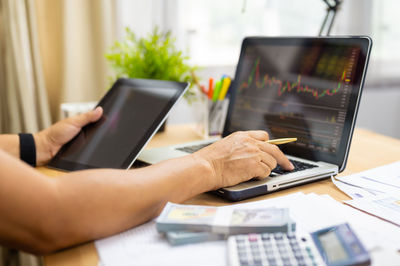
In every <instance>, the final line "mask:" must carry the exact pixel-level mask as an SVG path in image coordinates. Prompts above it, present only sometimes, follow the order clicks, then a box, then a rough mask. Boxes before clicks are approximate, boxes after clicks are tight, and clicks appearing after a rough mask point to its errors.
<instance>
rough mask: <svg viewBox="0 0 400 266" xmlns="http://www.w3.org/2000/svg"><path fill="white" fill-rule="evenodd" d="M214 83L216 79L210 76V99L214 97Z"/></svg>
mask: <svg viewBox="0 0 400 266" xmlns="http://www.w3.org/2000/svg"><path fill="white" fill-rule="evenodd" d="M213 84H214V79H213V78H210V79H209V80H208V95H207V96H208V99H212V97H213V93H214V88H213Z"/></svg>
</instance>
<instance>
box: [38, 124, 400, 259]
mask: <svg viewBox="0 0 400 266" xmlns="http://www.w3.org/2000/svg"><path fill="white" fill-rule="evenodd" d="M198 139H200V136H198V135H196V133H195V132H194V130H193V129H192V128H191V127H190V126H187V125H182V126H170V127H167V129H166V131H165V132H163V133H158V134H156V136H155V137H154V138H153V140H152V141H151V142H150V143H149V145H148V147H161V146H165V145H171V144H177V143H182V142H188V141H193V140H198ZM398 160H400V140H398V139H394V138H390V137H386V136H383V135H380V134H376V133H374V132H371V131H368V130H364V129H356V130H355V132H354V136H353V141H352V145H351V149H350V155H349V159H348V163H347V167H346V170H345V171H344V172H343V173H341V174H340V175H341V176H344V175H349V174H352V173H356V172H360V171H363V170H367V169H370V168H373V167H378V166H381V165H384V164H388V163H391V162H395V161H398ZM39 171H41V172H42V173H45V174H47V175H49V176H59V175H62V174H63V173H61V172H59V171H56V170H51V169H47V168H44V167H41V168H39ZM299 191H301V192H304V193H310V192H314V193H317V194H329V195H330V196H332V197H333V198H334V199H336V200H338V201H343V200H347V199H350V198H349V197H348V196H347V195H345V194H344V193H343V192H341V191H340V190H338V189H337V188H336V187H335V186H334V185H333V184H332V182H330V180H329V179H325V180H322V181H318V182H314V183H311V184H307V185H302V186H298V187H294V188H290V189H286V190H283V191H278V192H275V193H272V194H268V195H264V196H260V197H257V198H253V199H249V200H246V201H255V200H262V199H268V198H273V197H278V196H283V195H287V194H290V193H294V192H299ZM246 201H243V202H246ZM185 203H188V204H201V205H227V204H229V202H228V201H225V200H223V199H221V198H219V197H217V196H213V195H209V194H201V195H198V196H196V197H194V198H192V199H189V200H188V201H186V202H185ZM98 261H99V257H98V255H97V251H96V249H95V246H94V244H93V242H90V243H87V244H84V245H80V246H77V247H73V248H70V249H67V250H64V251H60V252H57V253H55V254H52V255H48V256H45V257H44V262H45V265H46V266H61V265H77V266H79V265H85V266H86V265H89V266H97V264H98Z"/></svg>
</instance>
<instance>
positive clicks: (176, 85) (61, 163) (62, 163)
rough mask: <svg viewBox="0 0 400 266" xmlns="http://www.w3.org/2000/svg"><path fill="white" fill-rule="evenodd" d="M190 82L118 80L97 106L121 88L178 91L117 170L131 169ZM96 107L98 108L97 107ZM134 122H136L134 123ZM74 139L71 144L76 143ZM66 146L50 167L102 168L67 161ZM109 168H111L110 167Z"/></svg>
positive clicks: (62, 168)
mask: <svg viewBox="0 0 400 266" xmlns="http://www.w3.org/2000/svg"><path fill="white" fill-rule="evenodd" d="M189 85H190V84H189V83H188V82H175V81H165V80H149V79H127V78H120V79H118V80H117V81H116V82H115V83H114V84H113V86H112V87H111V89H110V90H109V91H108V92H107V93H106V94H105V95H104V96H103V98H102V99H101V100H100V102H99V103H98V104H97V106H103V105H104V103H105V102H106V101H107V100H108V97H109V95H111V93H112V92H113V91H114V90H118V89H119V88H120V87H121V86H130V87H133V88H134V87H141V88H143V87H159V88H160V87H161V88H173V89H176V93H175V95H174V96H173V97H172V98H171V99H170V100H169V101H168V103H167V105H166V107H165V108H164V109H163V110H162V112H161V113H160V114H159V115H158V116H157V117H156V119H155V120H154V122H153V123H152V124H151V126H150V128H149V129H148V130H147V132H146V134H145V135H144V136H143V137H142V138H141V139H140V140H139V141H138V143H137V144H136V146H135V147H133V148H132V151H131V152H130V154H129V155H128V157H127V158H126V159H125V160H124V161H123V162H121V164H120V165H119V166H117V167H115V168H116V169H129V168H130V167H131V166H132V164H133V163H134V161H135V160H136V158H137V156H138V155H139V153H140V151H141V150H142V149H143V148H144V147H145V146H146V144H147V143H148V142H149V141H150V140H151V138H152V137H153V136H154V134H155V133H156V132H157V130H158V129H159V128H160V127H161V125H162V124H163V123H164V121H165V119H166V118H167V117H168V114H169V113H170V111H171V109H172V107H173V106H174V105H175V104H176V103H177V102H178V101H179V99H180V98H181V97H182V96H183V95H184V94H185V92H186V90H187V89H188V88H189ZM97 106H96V107H97ZM132 122H134V121H132ZM75 139H76V137H75V138H74V139H72V140H71V141H70V142H72V141H74V140H75ZM65 147H66V145H64V146H63V147H62V148H61V149H60V151H59V152H58V153H57V154H56V156H55V157H54V158H53V159H52V160H51V161H50V163H49V164H48V167H50V168H55V169H58V170H64V171H76V170H84V169H93V168H102V167H99V166H93V165H88V164H82V163H79V162H74V161H70V160H65V159H64V158H63V156H62V154H63V152H64V150H65ZM108 168H110V167H109V166H108Z"/></svg>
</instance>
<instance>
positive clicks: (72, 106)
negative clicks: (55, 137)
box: [60, 102, 97, 119]
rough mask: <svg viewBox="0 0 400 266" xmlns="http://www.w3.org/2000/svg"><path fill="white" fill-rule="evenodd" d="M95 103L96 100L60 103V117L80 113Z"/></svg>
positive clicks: (90, 108) (92, 106)
mask: <svg viewBox="0 0 400 266" xmlns="http://www.w3.org/2000/svg"><path fill="white" fill-rule="evenodd" d="M96 105H97V102H73V103H62V104H61V105H60V108H61V119H64V118H67V117H70V116H74V115H77V114H82V113H85V112H88V111H90V110H92V109H93V108H94V107H95V106H96Z"/></svg>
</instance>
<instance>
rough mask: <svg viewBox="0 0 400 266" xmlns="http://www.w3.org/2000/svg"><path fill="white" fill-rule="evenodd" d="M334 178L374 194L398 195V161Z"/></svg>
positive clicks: (399, 182)
mask: <svg viewBox="0 0 400 266" xmlns="http://www.w3.org/2000/svg"><path fill="white" fill-rule="evenodd" d="M336 179H338V180H340V181H343V182H346V183H347V184H351V185H354V186H357V187H361V188H363V189H367V190H368V191H370V192H373V193H375V194H376V196H382V195H394V196H396V195H400V161H399V162H395V163H392V164H388V165H384V166H381V167H377V168H374V169H370V170H367V171H363V172H360V173H357V174H353V175H349V176H341V177H336Z"/></svg>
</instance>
